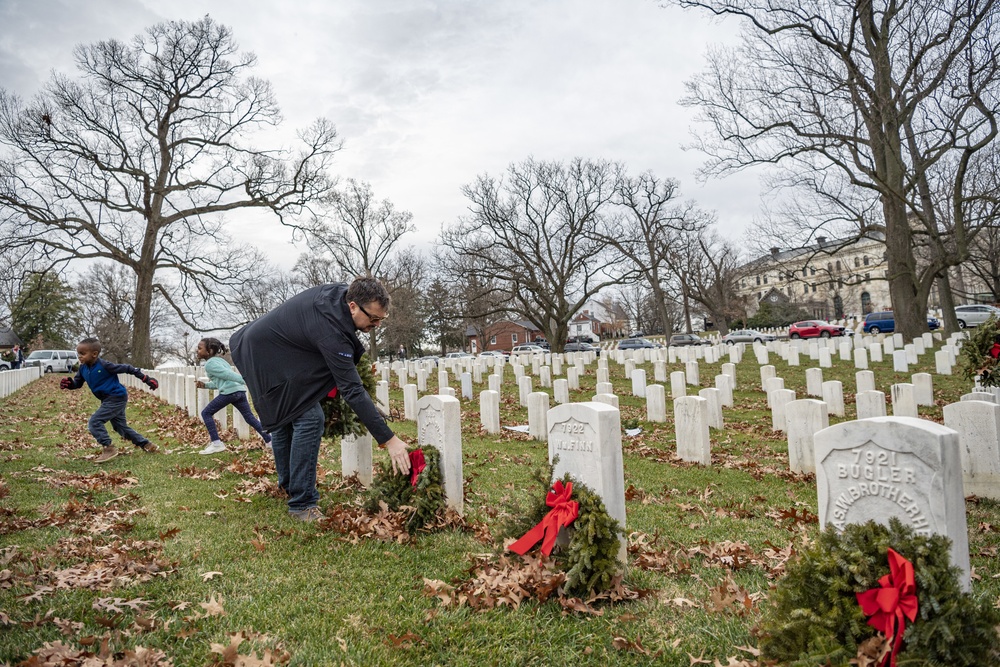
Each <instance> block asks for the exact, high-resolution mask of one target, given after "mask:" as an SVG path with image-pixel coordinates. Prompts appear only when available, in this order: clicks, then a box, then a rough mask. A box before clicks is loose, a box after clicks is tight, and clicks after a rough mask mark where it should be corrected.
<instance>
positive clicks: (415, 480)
mask: <svg viewBox="0 0 1000 667" xmlns="http://www.w3.org/2000/svg"><path fill="white" fill-rule="evenodd" d="M407 451H408V452H409V455H410V474H409V475H398V474H394V473H393V472H392V470H386V468H385V465H384V464H383V463H382V462H379V463H378V464H377V472H376V475H375V478H374V479H373V480H372V484H371V486H370V487H369V488H368V491H367V493H366V494H365V510H366V511H368V512H370V513H375V512H378V511H379V510H381V509H382V508H383V506H384V507H385V508H386V509H389V510H390V511H393V512H398V511H401V510H404V509H405V510H408V511H411V512H412V513H411V514H410V517H409V518H408V519H407V521H406V530H407V532H408V533H410V534H411V535H412V534H413V533H414V532H416V531H418V530H420V529H421V528H423V527H424V526H426V525H428V524H430V523H433V522H434V520H435V519H437V518H439V517H441V516H443V514H444V511H445V502H444V501H445V495H444V482H443V475H442V472H441V453H440V452H439V451H438V449H437V448H436V447H427V448H426V449H422V448H420V447H411V448H409V449H408V450H407Z"/></svg>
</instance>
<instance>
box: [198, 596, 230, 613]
mask: <svg viewBox="0 0 1000 667" xmlns="http://www.w3.org/2000/svg"><path fill="white" fill-rule="evenodd" d="M223 602H225V600H223V599H222V598H219V599H218V600H216V599H215V593H212V597H211V598H209V600H208V602H199V603H198V606H200V607H201V608H202V609H204V610H205V616H206V617H207V616H225V615H226V610H225V609H223V608H222V603H223Z"/></svg>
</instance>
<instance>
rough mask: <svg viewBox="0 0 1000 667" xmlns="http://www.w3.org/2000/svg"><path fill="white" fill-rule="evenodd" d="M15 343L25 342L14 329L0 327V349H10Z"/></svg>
mask: <svg viewBox="0 0 1000 667" xmlns="http://www.w3.org/2000/svg"><path fill="white" fill-rule="evenodd" d="M15 345H24V343H22V342H21V339H20V338H18V336H17V334H16V333H14V331H13V330H12V329H10V328H8V327H0V349H4V350H9V349H11V348H12V347H14V346H15Z"/></svg>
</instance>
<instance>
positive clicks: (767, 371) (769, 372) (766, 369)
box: [760, 366, 775, 391]
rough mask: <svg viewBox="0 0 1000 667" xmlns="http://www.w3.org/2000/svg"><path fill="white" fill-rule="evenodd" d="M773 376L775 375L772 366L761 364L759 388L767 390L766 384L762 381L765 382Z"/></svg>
mask: <svg viewBox="0 0 1000 667" xmlns="http://www.w3.org/2000/svg"><path fill="white" fill-rule="evenodd" d="M773 377H775V373H774V366H761V367H760V386H761V389H764V390H765V391H767V385H765V384H764V383H765V382H767V379H768V378H773Z"/></svg>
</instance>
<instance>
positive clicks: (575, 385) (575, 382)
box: [566, 366, 580, 391]
mask: <svg viewBox="0 0 1000 667" xmlns="http://www.w3.org/2000/svg"><path fill="white" fill-rule="evenodd" d="M566 382H567V383H569V389H570V391H580V372H579V371H578V370H577V369H576V366H567V367H566Z"/></svg>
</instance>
